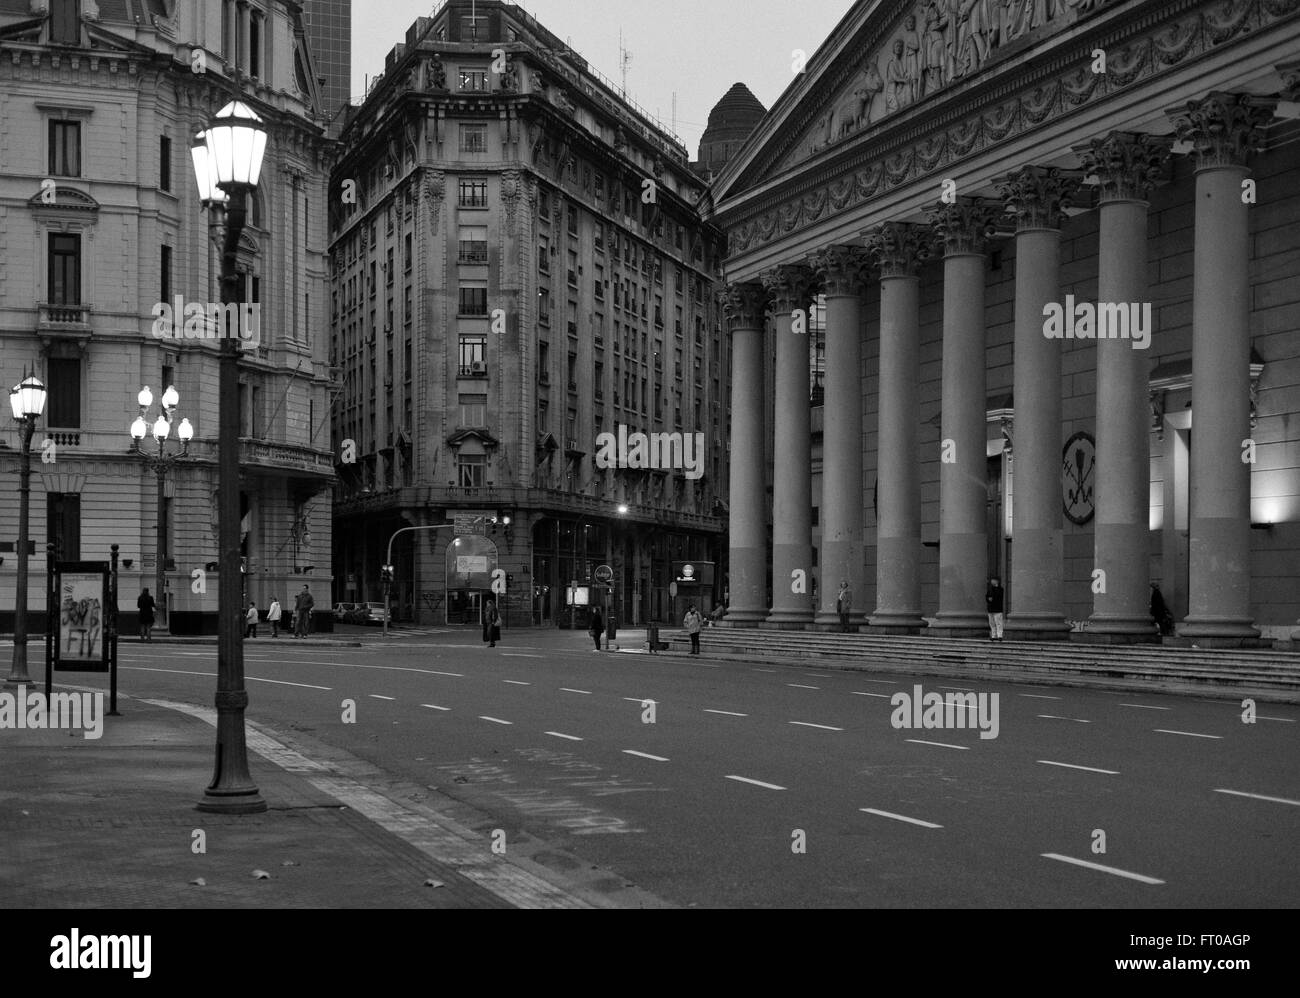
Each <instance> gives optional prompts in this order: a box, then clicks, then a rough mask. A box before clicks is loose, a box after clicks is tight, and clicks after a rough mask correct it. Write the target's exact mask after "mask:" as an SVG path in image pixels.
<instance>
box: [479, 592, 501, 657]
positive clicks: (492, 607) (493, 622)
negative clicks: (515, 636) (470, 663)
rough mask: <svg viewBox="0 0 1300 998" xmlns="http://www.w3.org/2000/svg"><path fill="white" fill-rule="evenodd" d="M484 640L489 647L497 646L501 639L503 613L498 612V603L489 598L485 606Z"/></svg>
mask: <svg viewBox="0 0 1300 998" xmlns="http://www.w3.org/2000/svg"><path fill="white" fill-rule="evenodd" d="M483 640H484V641H486V642H487V643H488V647H489V648H495V647H496V646H497V642H498V641H500V640H501V615H500V614H499V613H497V605H496V603H495V602H494V601H493V600H488V602H487V606H485V607H484V608H483Z"/></svg>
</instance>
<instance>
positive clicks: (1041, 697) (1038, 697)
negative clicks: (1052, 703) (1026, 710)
mask: <svg viewBox="0 0 1300 998" xmlns="http://www.w3.org/2000/svg"><path fill="white" fill-rule="evenodd" d="M1016 696H1018V697H1029V699H1030V700H1059V699H1061V698H1060V697H1049V696H1045V695H1044V694H1042V693H1017V694H1016Z"/></svg>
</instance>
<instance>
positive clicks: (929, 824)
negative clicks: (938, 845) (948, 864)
mask: <svg viewBox="0 0 1300 998" xmlns="http://www.w3.org/2000/svg"><path fill="white" fill-rule="evenodd" d="M858 810H859V811H865V812H866V813H867V814H878V815H880V817H882V818H893V819H894V820H895V821H906V822H907V823H908V824H909V825H920V826H921V827H922V828H942V827H943V825H936V824H935V823H934V822H933V821H922V820H921V819H920V818H909V817H908V816H907V815H905V814H894V812H892V811H880V810H877V809H876V808H874V807H860V808H858Z"/></svg>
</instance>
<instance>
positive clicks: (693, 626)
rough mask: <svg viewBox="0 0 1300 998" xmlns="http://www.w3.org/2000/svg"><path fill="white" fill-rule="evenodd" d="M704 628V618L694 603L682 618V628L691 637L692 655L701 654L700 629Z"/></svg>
mask: <svg viewBox="0 0 1300 998" xmlns="http://www.w3.org/2000/svg"><path fill="white" fill-rule="evenodd" d="M703 626H704V618H703V617H701V616H700V611H699V610H697V609H695V604H694V603H692V604H691V605H690V606H689V607H687V608H686V616H685V617H683V618H682V628H683V629H684V630H685V631H686V633H687V634H689V635H690V636H691V654H692V655H698V654H699V653H700V628H701V627H703Z"/></svg>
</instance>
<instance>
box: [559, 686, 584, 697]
mask: <svg viewBox="0 0 1300 998" xmlns="http://www.w3.org/2000/svg"><path fill="white" fill-rule="evenodd" d="M560 692H561V693H585V694H586V695H587V696H591V690H571V689H569V688H568V687H567V686H561V687H560Z"/></svg>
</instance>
